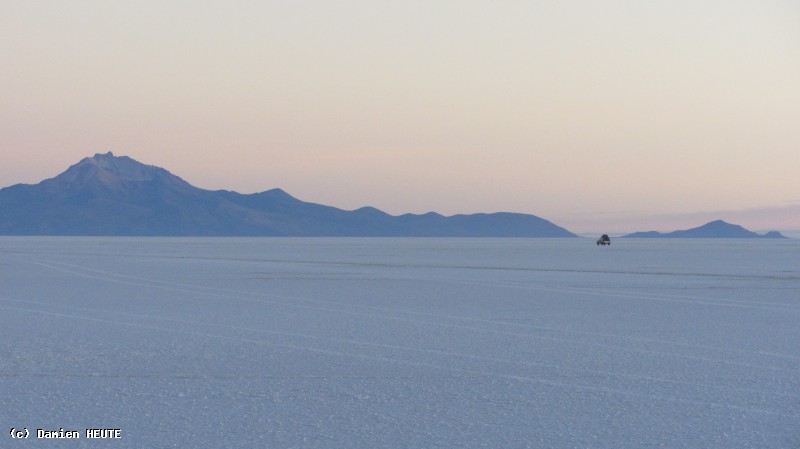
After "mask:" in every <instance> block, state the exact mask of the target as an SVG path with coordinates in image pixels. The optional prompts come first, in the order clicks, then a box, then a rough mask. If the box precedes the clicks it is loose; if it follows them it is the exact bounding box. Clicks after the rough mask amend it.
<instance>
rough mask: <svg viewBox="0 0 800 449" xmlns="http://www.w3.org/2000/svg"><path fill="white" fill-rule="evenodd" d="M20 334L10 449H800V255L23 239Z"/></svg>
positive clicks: (6, 342) (487, 242)
mask: <svg viewBox="0 0 800 449" xmlns="http://www.w3.org/2000/svg"><path fill="white" fill-rule="evenodd" d="M0 333H1V335H2V339H0V393H1V394H2V398H3V401H2V404H3V405H2V407H0V425H2V426H3V428H4V429H5V430H4V433H3V435H0V439H2V440H3V441H2V444H0V446H2V447H9V448H14V447H21V448H22V447H43V448H44V447H47V448H51V447H71V448H75V447H91V448H100V447H102V448H106V447H114V448H166V447H177V448H221V447H226V448H365V449H366V448H370V449H372V448H654V447H667V448H689V447H692V448H726V449H729V448H798V447H800V424H798V423H800V343H799V342H800V242H799V241H797V240H788V241H766V240H622V239H618V240H615V241H614V242H613V245H612V246H611V247H609V248H598V247H596V246H595V244H594V240H589V239H552V240H551V239H345V238H337V239H225V238H213V239H212V238H205V239H204V238H174V239H173V238H146V239H145V238H142V239H138V238H22V237H13V238H12V237H3V238H0ZM11 428H15V429H23V428H27V429H29V430H30V432H31V435H30V437H29V438H28V439H12V438H11V436H10V434H9V433H8V432H9V430H8V429H11ZM37 428H41V429H45V430H58V429H62V428H63V429H65V430H78V431H80V432H81V438H80V439H79V440H72V441H70V442H68V443H67V442H66V441H55V442H54V441H53V440H47V439H37V438H36V435H35V430H36V429H37ZM86 428H118V429H121V436H122V438H120V439H117V440H96V439H86V438H84V434H83V433H84V430H85V429H86Z"/></svg>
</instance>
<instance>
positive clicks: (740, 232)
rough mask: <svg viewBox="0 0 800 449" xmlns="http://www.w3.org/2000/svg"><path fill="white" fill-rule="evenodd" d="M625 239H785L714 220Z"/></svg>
mask: <svg viewBox="0 0 800 449" xmlns="http://www.w3.org/2000/svg"><path fill="white" fill-rule="evenodd" d="M622 237H627V238H650V239H652V238H680V239H685V238H728V239H741V238H744V239H747V238H778V239H782V238H786V237H785V236H784V235H783V234H781V233H780V232H778V231H770V232H767V233H766V234H756V233H755V232H753V231H749V230H747V229H745V228H743V227H741V226H739V225H735V224H731V223H726V222H724V221H722V220H715V221H712V222H710V223H706V224H704V225H702V226H699V227H696V228H692V229H685V230H681V231H673V232H668V233H661V232H657V231H647V232H634V233H633V234H627V235H623V236H622Z"/></svg>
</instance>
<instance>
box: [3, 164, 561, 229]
mask: <svg viewBox="0 0 800 449" xmlns="http://www.w3.org/2000/svg"><path fill="white" fill-rule="evenodd" d="M0 235H114V236H353V237H355V236H441V237H575V234H573V233H571V232H569V231H568V230H566V229H564V228H562V227H559V226H556V225H555V224H553V223H551V222H549V221H547V220H545V219H542V218H539V217H536V216H534V215H527V214H516V213H493V214H473V215H454V216H450V217H445V216H443V215H439V214H437V213H434V212H430V213H427V214H422V215H415V214H405V215H399V216H393V215H389V214H387V213H385V212H382V211H380V210H378V209H375V208H372V207H364V208H361V209H358V210H355V211H345V210H342V209H337V208H335V207H330V206H324V205H321V204H314V203H307V202H304V201H301V200H298V199H297V198H294V197H293V196H291V195H289V194H288V193H286V192H284V191H283V190H280V189H273V190H267V191H265V192H261V193H254V194H249V195H246V194H240V193H236V192H230V191H224V190H218V191H211V190H204V189H200V188H197V187H194V186H192V185H191V184H189V183H188V182H186V181H184V180H183V179H181V178H179V177H178V176H175V175H173V174H172V173H170V172H169V171H167V170H165V169H163V168H159V167H155V166H152V165H145V164H142V163H139V162H137V161H135V160H133V159H131V158H129V157H126V156H121V157H118V156H114V155H113V154H112V153H110V152H109V153H106V154H95V155H94V156H93V157H87V158H84V159H83V160H81V161H80V162H78V163H77V164H75V165H73V166H71V167H69V168H68V169H67V170H66V171H65V172H63V173H61V174H60V175H58V176H56V177H55V178H51V179H47V180H44V181H42V182H40V183H38V184H35V185H27V184H17V185H13V186H10V187H6V188H4V189H0Z"/></svg>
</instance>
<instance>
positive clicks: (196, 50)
mask: <svg viewBox="0 0 800 449" xmlns="http://www.w3.org/2000/svg"><path fill="white" fill-rule="evenodd" d="M798 24H800V4H797V3H796V2H789V1H762V2H749V1H742V2H723V1H710V2H703V4H696V2H688V1H685V0H682V1H676V2H669V3H641V2H633V1H601V2H593V3H590V4H583V3H581V4H564V3H563V2H555V1H542V2H535V3H532V2H513V1H511V2H502V3H497V2H485V1H477V0H473V1H463V2H458V3H455V2H446V1H442V2H424V3H423V2H414V1H410V2H409V1H406V2H366V1H354V2H350V3H347V4H328V3H326V2H315V1H306V2H277V1H272V2H252V3H251V2H243V3H239V4H236V5H231V4H227V3H222V2H214V1H208V0H204V1H197V2H192V3H191V4H182V3H178V2H152V1H137V2H132V1H119V2H114V3H108V2H99V1H82V2H71V3H69V4H66V3H62V2H55V1H42V2H6V3H3V4H2V5H1V6H0V38H2V39H0V56H2V57H3V58H4V60H5V61H8V62H10V63H9V64H7V65H6V67H4V70H3V71H2V72H0V83H2V85H3V86H4V93H3V101H2V102H0V148H2V151H0V187H6V186H9V185H13V184H16V183H37V182H39V181H41V180H43V179H46V178H50V177H53V176H56V175H57V174H58V173H60V172H62V171H63V170H65V169H66V168H67V167H68V166H69V165H71V164H74V163H76V162H77V161H79V160H80V159H82V158H83V157H86V156H90V155H92V154H94V153H105V152H107V151H113V152H114V153H115V154H117V155H127V156H130V157H132V158H134V159H136V160H138V161H140V162H142V163H145V164H151V165H157V166H160V167H164V168H166V169H168V170H170V171H171V172H172V173H174V174H176V175H178V176H181V177H182V178H184V179H185V180H187V181H188V182H190V183H192V184H193V185H196V186H198V187H201V188H205V189H211V190H216V189H228V190H235V191H239V192H242V193H253V192H257V191H263V190H267V189H270V188H282V189H284V190H286V191H287V192H289V193H290V194H292V195H294V196H296V197H298V198H299V199H302V200H304V201H310V202H316V203H322V204H327V205H331V206H335V207H339V208H343V209H348V210H352V209H357V208H359V207H362V206H367V205H369V206H374V207H377V208H379V209H381V210H384V211H386V212H388V213H391V214H402V213H425V212H428V211H431V210H433V211H436V212H439V213H442V214H445V215H452V214H458V213H477V212H497V211H509V212H520V213H529V214H534V215H537V216H540V217H542V218H545V219H547V220H550V221H552V222H554V223H556V224H558V225H560V226H564V227H566V228H567V229H570V230H572V231H573V232H577V233H586V232H597V231H607V232H615V233H622V232H632V231H643V230H659V231H670V230H675V229H686V228H691V227H696V226H699V225H701V224H703V223H705V222H707V221H711V220H714V219H723V220H725V221H729V222H732V223H736V224H740V225H742V226H745V227H747V228H749V229H752V230H756V231H762V230H772V229H775V230H779V231H781V232H787V233H790V234H791V233H795V234H797V233H800V197H798V193H797V192H800V177H798V176H797V167H800V151H799V150H800V145H799V144H800V127H798V126H797V125H796V123H795V122H796V117H798V116H800V26H798Z"/></svg>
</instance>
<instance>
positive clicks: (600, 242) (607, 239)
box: [597, 234, 611, 246]
mask: <svg viewBox="0 0 800 449" xmlns="http://www.w3.org/2000/svg"><path fill="white" fill-rule="evenodd" d="M600 245H603V246H605V245H611V237H609V236H608V234H603V235H601V236H600V238H599V239H597V246H600Z"/></svg>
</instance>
